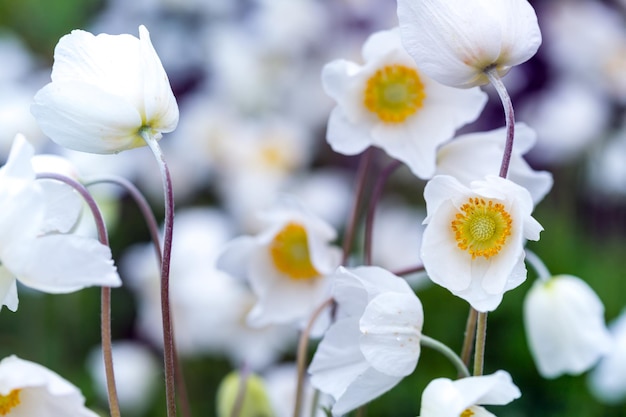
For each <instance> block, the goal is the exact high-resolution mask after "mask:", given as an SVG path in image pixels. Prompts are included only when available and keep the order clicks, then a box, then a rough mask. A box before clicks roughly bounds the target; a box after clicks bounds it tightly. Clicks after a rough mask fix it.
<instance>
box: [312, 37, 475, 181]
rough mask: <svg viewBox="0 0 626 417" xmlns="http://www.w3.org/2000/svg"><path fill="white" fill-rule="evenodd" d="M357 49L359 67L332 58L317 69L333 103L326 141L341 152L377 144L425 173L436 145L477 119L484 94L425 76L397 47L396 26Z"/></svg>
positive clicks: (430, 167) (355, 151) (430, 168)
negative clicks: (331, 60)
mask: <svg viewBox="0 0 626 417" xmlns="http://www.w3.org/2000/svg"><path fill="white" fill-rule="evenodd" d="M362 53H363V58H364V60H365V64H364V65H362V66H361V65H358V64H356V63H354V62H351V61H346V60H336V61H333V62H330V63H329V64H327V65H326V66H325V67H324V69H323V71H322V83H323V85H324V89H325V91H326V93H327V94H328V95H329V96H331V97H332V98H333V99H334V100H335V101H337V104H338V105H337V107H336V108H335V109H334V110H333V111H332V113H331V115H330V119H329V121H328V130H327V135H326V138H327V140H328V143H329V144H330V146H331V147H332V148H333V150H335V151H336V152H339V153H342V154H345V155H355V154H358V153H360V152H362V151H363V150H365V149H366V148H367V147H368V146H370V145H373V146H377V147H379V148H382V149H384V150H385V152H387V153H388V154H389V155H390V156H391V157H393V158H396V159H398V160H400V161H402V162H404V163H405V164H407V165H408V167H409V168H410V169H411V171H412V172H413V173H414V174H415V175H417V176H418V177H420V178H429V177H431V176H432V175H433V173H434V171H435V154H436V149H437V147H438V146H439V145H441V144H442V143H444V142H446V141H447V140H449V139H450V138H452V136H453V135H454V132H455V131H456V130H457V129H458V128H460V127H461V126H463V125H465V124H467V123H470V122H472V121H474V120H475V119H476V118H477V117H478V115H479V114H480V112H481V111H482V109H483V107H484V105H485V103H486V95H485V94H484V93H483V92H482V91H480V90H479V89H478V88H475V89H470V90H459V89H455V88H451V87H447V86H444V85H441V84H439V83H437V82H435V81H433V80H431V79H430V78H429V77H427V76H426V75H425V74H424V73H423V72H422V71H421V68H420V67H419V66H416V65H415V63H414V62H413V60H412V59H411V57H410V56H409V55H408V54H407V53H406V51H405V50H404V48H403V47H402V44H401V42H400V36H399V32H398V30H389V31H381V32H377V33H375V34H373V35H372V36H370V38H369V39H368V40H367V41H366V42H365V44H364V45H363V51H362Z"/></svg>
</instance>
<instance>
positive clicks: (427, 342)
mask: <svg viewBox="0 0 626 417" xmlns="http://www.w3.org/2000/svg"><path fill="white" fill-rule="evenodd" d="M420 344H421V345H422V346H424V347H428V348H431V349H434V350H436V351H437V352H439V353H441V354H442V355H443V356H445V357H446V358H447V359H448V360H449V361H450V362H451V363H452V364H453V365H454V367H455V368H456V369H457V371H458V373H459V375H460V376H461V377H463V378H465V377H468V376H470V373H469V371H468V370H467V366H465V364H464V363H463V361H462V360H461V358H459V357H458V356H457V354H456V353H454V351H453V350H452V349H450V348H449V347H448V346H446V345H445V344H443V343H441V342H440V341H438V340H435V339H433V338H432V337H428V336H426V335H425V334H422V336H421V338H420Z"/></svg>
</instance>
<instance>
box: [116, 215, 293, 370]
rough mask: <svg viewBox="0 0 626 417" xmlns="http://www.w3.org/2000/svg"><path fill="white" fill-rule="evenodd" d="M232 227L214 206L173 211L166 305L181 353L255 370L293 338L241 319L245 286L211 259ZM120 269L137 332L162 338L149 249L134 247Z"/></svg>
mask: <svg viewBox="0 0 626 417" xmlns="http://www.w3.org/2000/svg"><path fill="white" fill-rule="evenodd" d="M232 234H233V225H232V224H231V219H229V218H228V217H227V216H226V215H225V214H224V213H222V212H220V211H217V210H215V209H200V208H198V209H187V210H182V211H180V212H177V213H176V227H175V228H174V240H175V242H176V244H175V245H174V246H173V248H172V265H171V275H172V276H175V277H176V279H173V280H172V281H171V283H170V291H171V294H170V303H171V309H172V318H173V327H174V329H175V337H176V345H177V348H178V351H179V353H180V354H181V355H184V356H192V355H202V354H207V353H209V354H214V355H216V354H217V355H223V356H226V357H227V358H228V359H230V360H231V361H232V362H233V365H234V366H237V367H239V366H241V365H242V364H244V363H245V364H246V365H247V366H248V367H250V368H251V369H254V370H258V369H261V368H264V367H266V366H268V365H269V364H271V363H272V362H274V361H275V360H276V359H277V358H278V357H279V355H280V354H281V353H282V352H283V351H284V350H286V349H287V347H288V346H291V344H292V343H293V342H294V340H295V338H296V335H297V331H296V329H294V328H292V327H287V326H265V327H262V328H251V327H249V326H247V325H246V320H245V317H246V315H247V314H248V312H249V311H250V309H251V308H252V306H253V305H254V303H255V298H254V295H253V294H252V293H251V292H250V290H249V289H248V288H246V286H245V285H243V284H242V283H241V282H238V281H237V280H235V279H234V278H233V277H231V276H230V275H228V274H226V273H223V272H222V271H219V270H217V269H216V268H215V258H216V256H217V254H218V252H219V250H220V249H221V248H222V247H223V245H224V244H225V243H226V242H227V241H228V240H229V239H231V238H232ZM121 266H122V272H123V273H124V276H125V278H127V279H128V281H127V282H128V284H129V286H130V288H131V289H132V290H133V291H134V293H135V294H136V295H137V297H138V304H139V312H138V326H139V331H140V332H141V333H142V334H143V335H145V336H146V337H147V338H148V339H149V340H150V341H151V342H152V343H154V344H155V345H157V346H160V345H161V344H162V342H163V335H162V319H161V301H160V285H159V283H160V279H159V277H160V273H159V268H158V264H157V261H156V257H155V254H154V247H153V246H152V245H151V244H146V245H142V246H138V247H133V248H131V249H130V250H129V251H127V253H125V255H124V258H123V259H122V263H121Z"/></svg>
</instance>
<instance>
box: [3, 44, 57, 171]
mask: <svg viewBox="0 0 626 417" xmlns="http://www.w3.org/2000/svg"><path fill="white" fill-rule="evenodd" d="M2 59H3V58H2V57H1V56H0V60H2ZM0 62H11V60H6V61H0ZM9 66H10V65H9ZM33 94H34V91H31V89H29V88H27V87H24V86H23V85H20V84H17V83H11V84H10V83H6V84H0V126H2V129H0V157H1V158H2V160H5V159H6V157H7V155H8V154H9V150H10V149H11V144H12V143H13V138H15V135H17V134H18V133H21V134H23V135H24V136H26V137H27V138H29V140H30V141H31V142H32V144H33V146H35V148H36V149H40V148H41V145H42V144H43V143H44V142H45V143H48V140H47V139H46V137H45V136H44V135H43V133H42V132H41V129H39V126H37V121H36V120H35V118H34V117H33V115H32V114H31V113H30V106H31V104H32V102H33Z"/></svg>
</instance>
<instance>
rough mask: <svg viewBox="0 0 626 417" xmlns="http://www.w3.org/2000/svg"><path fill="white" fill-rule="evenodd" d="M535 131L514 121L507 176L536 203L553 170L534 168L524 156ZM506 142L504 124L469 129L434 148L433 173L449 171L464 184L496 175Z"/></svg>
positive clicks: (449, 173) (548, 185)
mask: <svg viewBox="0 0 626 417" xmlns="http://www.w3.org/2000/svg"><path fill="white" fill-rule="evenodd" d="M536 138H537V135H536V133H535V132H534V131H533V130H532V129H531V128H530V127H528V126H527V125H526V124H524V123H517V124H516V125H515V142H514V143H513V154H512V156H511V165H510V167H509V173H508V176H507V178H508V179H510V180H511V181H513V182H514V183H516V184H518V185H521V186H522V187H524V188H526V189H527V190H528V191H529V192H530V195H531V196H532V197H533V201H534V202H535V204H536V203H538V202H539V201H541V200H542V199H543V197H545V195H546V194H547V193H548V191H550V188H552V183H553V181H552V174H550V173H549V172H546V171H541V172H538V171H535V170H533V169H532V168H531V167H530V166H529V165H528V163H527V162H526V161H525V160H524V158H523V156H522V155H524V154H525V153H526V152H528V151H529V150H530V149H531V148H532V147H533V146H534V144H535V140H536ZM505 142H506V128H500V129H496V130H491V131H489V132H480V133H469V134H466V135H461V136H458V137H457V138H455V139H454V140H453V141H451V142H448V143H446V144H444V145H443V146H442V147H441V148H439V151H438V152H437V171H436V174H441V175H451V176H453V177H454V178H456V179H457V180H459V181H461V183H463V184H464V185H466V186H469V184H470V183H471V182H472V181H474V180H477V179H481V178H484V177H485V176H487V175H495V174H497V173H498V172H499V170H500V163H501V160H502V155H503V153H504V145H505Z"/></svg>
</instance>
